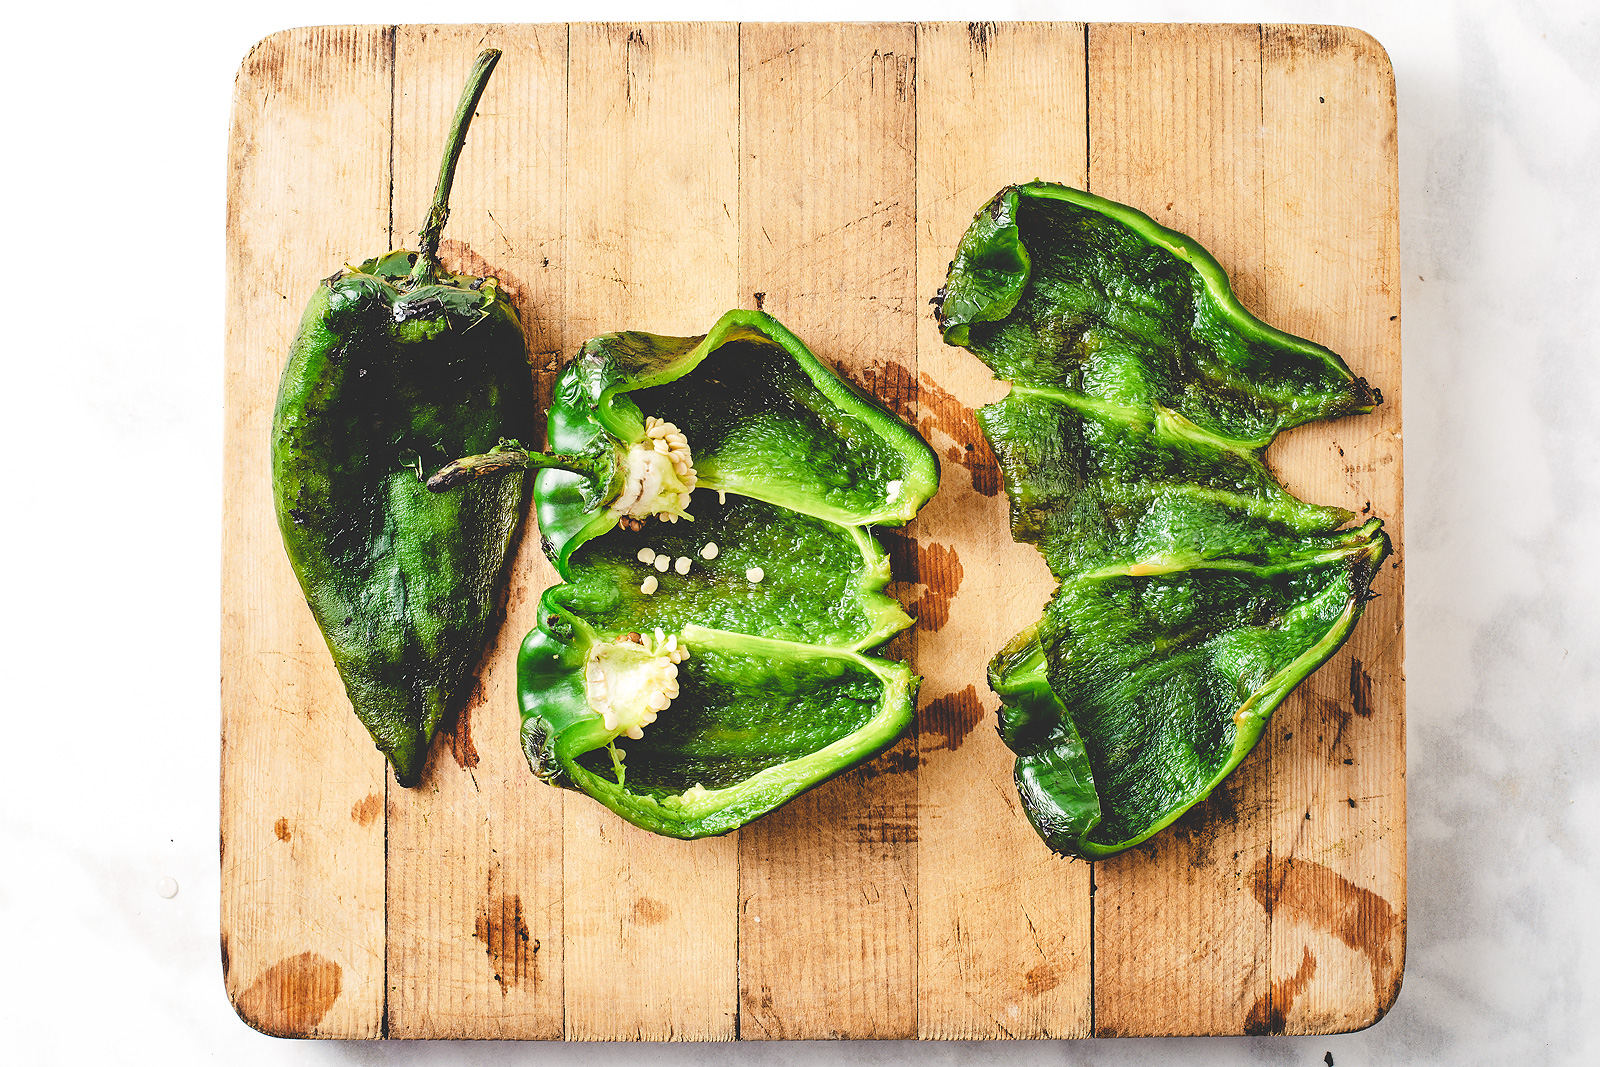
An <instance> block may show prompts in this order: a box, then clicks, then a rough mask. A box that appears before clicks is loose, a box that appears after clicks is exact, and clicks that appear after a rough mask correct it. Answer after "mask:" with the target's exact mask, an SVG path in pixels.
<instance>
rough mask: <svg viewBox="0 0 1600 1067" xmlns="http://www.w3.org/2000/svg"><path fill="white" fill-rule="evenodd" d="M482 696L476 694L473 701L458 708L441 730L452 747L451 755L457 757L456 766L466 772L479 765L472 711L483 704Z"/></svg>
mask: <svg viewBox="0 0 1600 1067" xmlns="http://www.w3.org/2000/svg"><path fill="white" fill-rule="evenodd" d="M482 696H483V694H482V693H481V692H479V693H474V694H473V699H471V700H469V701H467V703H465V704H463V705H462V706H461V707H459V708H457V709H456V711H455V714H453V715H452V716H451V717H450V719H449V721H448V722H446V723H445V725H444V726H442V727H440V729H439V732H440V733H441V734H443V735H444V738H445V741H446V742H448V743H449V745H450V755H451V756H453V757H455V761H456V766H458V767H460V768H461V769H462V770H464V771H470V770H472V768H474V767H476V766H477V765H478V746H477V745H474V744H473V743H472V709H473V708H474V707H476V706H477V705H479V704H481V703H482V702H483V701H482Z"/></svg>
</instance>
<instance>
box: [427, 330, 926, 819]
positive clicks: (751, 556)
mask: <svg viewBox="0 0 1600 1067" xmlns="http://www.w3.org/2000/svg"><path fill="white" fill-rule="evenodd" d="M548 433H549V439H550V447H551V452H550V453H538V452H534V451H532V450H530V449H527V448H524V447H522V446H521V445H520V444H518V443H516V442H506V443H504V444H503V445H502V446H501V447H500V448H498V449H496V450H495V451H494V452H493V453H490V454H487V455H482V456H475V457H469V458H467V459H465V460H462V461H461V462H459V463H456V464H452V465H451V466H450V467H449V468H446V469H445V470H443V471H441V472H440V473H439V475H437V476H436V479H435V485H436V486H438V487H441V488H443V487H447V486H449V485H451V484H454V483H456V482H459V481H461V480H463V479H468V478H473V477H477V476H481V475H483V474H486V473H489V472H492V471H495V470H498V469H501V468H503V467H507V466H509V467H514V468H520V467H541V468H545V469H542V470H541V471H540V472H539V475H538V478H537V480H536V481H535V484H534V499H535V502H536V506H537V512H538V517H539V526H540V529H541V531H542V533H543V545H544V549H545V552H546V554H547V555H548V556H549V558H550V560H551V562H552V563H554V565H555V567H556V569H557V571H558V572H559V573H560V575H561V577H562V578H563V579H564V580H565V584H562V585H557V586H554V587H552V588H550V589H548V590H546V591H545V593H544V594H543V597H542V598H541V601H540V621H539V626H538V628H537V629H535V630H534V631H533V632H531V633H530V634H529V635H528V637H527V640H526V641H525V642H524V644H523V646H522V653H521V657H520V659H519V691H520V698H521V706H522V715H523V731H522V736H523V747H524V750H525V752H526V754H527V757H528V761H529V763H530V765H531V766H532V768H533V770H534V772H535V773H536V774H538V775H539V776H540V777H542V778H544V779H546V780H547V781H550V782H552V783H553V784H557V785H562V786H566V787H569V788H573V789H578V790H581V791H582V792H585V793H587V794H588V795H590V796H592V797H594V798H595V799H596V800H598V801H600V802H601V803H602V804H604V805H606V807H608V808H610V809H611V810H612V811H614V812H616V813H617V814H618V815H620V816H622V817H623V818H624V819H627V820H628V821H629V822H631V823H634V824H635V825H637V826H641V827H643V828H645V829H647V830H651V831H653V832H655V833H659V834H665V835H668V836H672V837H681V838H695V837H703V836H707V835H711V834H720V833H726V832H727V831H729V830H733V829H736V828H737V827H739V826H741V825H743V824H745V823H746V822H749V821H750V820H751V819H754V818H756V817H758V816H760V815H762V814H764V813H766V812H768V811H770V810H772V809H773V808H775V807H777V806H778V805H780V804H782V803H784V802H785V801H787V800H789V799H791V798H792V797H794V796H795V795H797V794H798V793H800V792H802V791H804V790H805V789H808V788H810V787H811V786H813V785H816V784H817V783H819V782H821V781H823V780H825V779H827V778H829V777H832V776H833V775H836V774H838V773H840V772H842V771H844V770H847V769H849V768H850V767H852V766H855V765H856V764H858V763H861V762H863V761H865V760H867V759H870V758H871V757H873V756H875V755H877V754H878V753H879V752H881V751H883V750H884V749H885V748H887V747H888V746H889V745H891V744H892V743H893V742H894V741H895V739H896V738H897V737H899V735H900V734H901V732H902V731H903V730H904V729H905V727H906V726H907V724H908V723H909V722H910V721H911V717H912V714H913V710H914V703H913V699H914V696H915V692H916V686H917V681H918V679H917V678H916V677H915V676H913V675H912V673H911V671H910V669H909V668H908V667H907V666H906V665H905V664H903V663H896V662H892V661H890V660H886V659H883V658H880V657H878V656H875V655H873V654H872V650H873V649H875V648H876V647H877V646H879V645H881V644H882V643H883V642H884V641H886V640H887V639H888V638H889V637H890V636H892V635H893V634H894V633H896V632H898V631H899V630H901V629H903V628H905V627H906V626H907V625H909V624H910V621H911V620H910V618H909V617H908V616H907V615H906V613H905V612H904V611H903V610H901V608H900V605H899V604H898V603H897V602H896V601H895V600H894V599H892V598H891V597H889V596H887V595H885V593H884V592H883V589H884V586H885V585H887V584H888V582H889V580H890V573H889V560H888V557H887V556H886V554H885V553H884V551H883V549H882V547H881V546H880V545H879V544H878V542H877V541H876V540H875V539H874V538H873V536H872V535H871V533H870V532H869V530H868V527H870V526H874V525H899V524H901V523H904V522H906V521H908V520H909V519H911V518H912V517H913V516H915V515H916V513H917V511H918V509H919V508H921V507H922V505H923V504H924V503H925V502H926V501H927V500H928V498H929V497H930V496H932V495H933V492H934V490H935V489H936V488H937V486H938V465H937V461H936V460H935V459H934V456H933V452H932V451H931V450H930V449H929V448H928V446H927V444H926V443H925V442H923V440H922V439H921V438H920V437H918V436H917V434H916V433H915V432H914V431H912V430H911V429H909V428H908V427H906V426H905V425H904V424H903V423H901V422H900V421H899V420H898V419H896V418H895V417H894V416H893V415H891V414H890V413H889V412H887V411H886V410H884V409H883V408H882V407H881V406H880V405H879V404H878V403H877V402H876V401H874V400H873V399H872V398H871V397H869V396H867V395H866V394H865V393H863V392H861V391H860V390H858V389H856V388H854V387H853V386H851V385H849V384H848V383H846V382H845V381H843V380H842V379H840V378H839V377H837V376H836V375H835V374H834V373H833V372H832V371H831V370H829V369H828V368H827V367H825V366H824V365H823V364H822V363H821V362H819V361H818V360H817V359H816V357H815V356H813V355H812V354H811V353H810V352H809V351H808V350H807V349H806V347H805V345H804V344H802V343H801V341H800V340H799V338H797V337H795V336H794V335H793V334H792V333H790V332H789V331H788V330H787V329H785V328H784V327H783V326H782V325H781V324H780V323H778V322H777V320H775V319H773V318H772V317H771V316H769V315H766V314H764V313H762V312H759V311H731V312H729V313H728V314H726V315H724V316H723V317H722V319H721V320H719V321H718V322H717V324H716V325H715V326H714V327H713V328H712V330H711V331H710V333H708V334H706V335H705V336H703V337H686V338H685V337H661V336H657V335H653V334H646V333H616V334H608V335H605V336H602V337H598V338H595V339H594V340H591V341H590V342H588V343H587V344H586V345H585V346H584V348H583V350H582V352H581V353H580V354H579V355H578V356H577V358H576V359H574V360H573V362H572V363H571V364H570V365H569V366H568V368H567V369H566V371H565V372H564V373H563V374H562V376H561V378H560V379H559V380H558V382H557V384H556V389H555V400H554V402H553V404H552V406H551V408H550V411H549V416H548Z"/></svg>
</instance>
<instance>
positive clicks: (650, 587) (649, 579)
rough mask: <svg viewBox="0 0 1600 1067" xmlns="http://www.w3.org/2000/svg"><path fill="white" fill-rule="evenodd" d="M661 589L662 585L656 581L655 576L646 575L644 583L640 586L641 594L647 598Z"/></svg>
mask: <svg viewBox="0 0 1600 1067" xmlns="http://www.w3.org/2000/svg"><path fill="white" fill-rule="evenodd" d="M660 588H661V583H660V582H658V581H656V576H655V575H653V574H649V575H646V576H645V579H644V581H643V582H641V583H640V584H639V592H641V593H643V594H644V595H645V596H649V595H650V594H651V593H654V592H655V591H656V590H657V589H660Z"/></svg>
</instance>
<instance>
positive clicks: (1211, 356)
mask: <svg viewBox="0 0 1600 1067" xmlns="http://www.w3.org/2000/svg"><path fill="white" fill-rule="evenodd" d="M939 299H940V317H941V327H942V329H943V332H944V338H945V341H946V343H948V344H952V345H960V346H964V347H966V348H968V349H969V350H971V351H972V352H973V353H974V354H975V355H977V356H978V357H979V358H980V359H982V360H983V361H984V362H985V363H987V364H988V365H989V367H990V368H991V369H992V370H993V371H994V372H995V376H996V377H997V378H1002V379H1007V380H1009V381H1010V382H1011V383H1012V389H1011V392H1010V394H1009V395H1008V396H1007V397H1006V398H1005V399H1004V400H1001V401H1000V402H998V403H996V404H991V405H989V406H988V407H985V408H983V409H982V410H980V411H979V412H978V419H979V423H980V425H981V426H982V428H983V431H984V434H985V436H987V437H988V439H989V441H990V443H991V445H992V446H993V447H994V451H995V455H996V457H997V458H998V460H999V463H1000V466H1001V469H1002V472H1003V474H1004V476H1005V482H1006V490H1007V492H1008V493H1009V495H1010V501H1011V527H1012V534H1013V536H1014V537H1015V538H1016V540H1018V541H1022V542H1027V543H1030V544H1033V545H1035V546H1037V547H1038V549H1039V550H1040V552H1041V553H1042V554H1043V555H1044V557H1045V560H1046V561H1047V562H1048V563H1049V565H1050V569H1051V571H1052V573H1053V574H1054V575H1055V576H1056V578H1057V579H1058V580H1059V582H1060V584H1059V586H1058V588H1057V590H1056V593H1055V595H1054V597H1053V598H1052V599H1051V601H1050V604H1049V605H1048V606H1047V607H1046V609H1045V613H1044V617H1043V618H1042V619H1040V620H1039V621H1038V622H1037V623H1036V624H1035V625H1033V626H1030V627H1028V628H1027V629H1026V630H1024V631H1023V632H1022V633H1020V634H1018V635H1017V637H1016V638H1014V639H1013V640H1012V642H1011V643H1010V644H1009V645H1007V646H1006V648H1004V649H1003V650H1001V651H1000V653H999V654H998V655H996V656H995V658H994V660H993V662H992V663H991V664H990V668H989V682H990V685H991V687H993V689H994V690H995V692H996V693H998V694H999V695H1000V697H1001V699H1002V707H1001V709H1000V731H1001V736H1002V737H1003V739H1004V740H1005V742H1006V744H1007V745H1008V746H1009V747H1010V748H1011V749H1012V750H1013V751H1014V752H1015V753H1016V754H1017V762H1016V781H1017V788H1018V792H1019V793H1020V795H1021V798H1022V802H1023V807H1024V810H1025V811H1026V812H1027V814H1028V817H1029V819H1030V820H1031V821H1032V822H1033V825H1034V827H1035V829H1036V830H1038V832H1039V834H1040V836H1041V837H1043V838H1044V840H1045V841H1046V842H1047V843H1048V844H1049V845H1050V847H1051V848H1053V849H1055V850H1056V851H1058V852H1062V853H1066V854H1069V855H1074V856H1081V857H1085V858H1090V859H1093V858H1098V857H1103V856H1109V855H1113V854H1115V853H1117V852H1120V851H1122V850H1124V849H1127V848H1131V847H1133V846H1134V845H1137V844H1139V843H1140V842H1142V841H1144V840H1146V839H1148V838H1149V837H1150V836H1151V835H1152V834H1155V833H1157V832H1158V831H1159V830H1161V829H1162V828H1163V827H1165V826H1167V825H1169V824H1170V823H1171V822H1172V821H1173V820H1174V819H1176V818H1177V817H1178V816H1179V815H1181V814H1182V813H1183V812H1184V811H1186V810H1187V809H1188V808H1190V807H1191V806H1193V805H1194V804H1196V803H1198V802H1199V801H1200V800H1202V799H1204V798H1205V797H1206V796H1207V795H1208V794H1209V793H1210V792H1211V790H1212V789H1213V788H1215V787H1216V785H1217V784H1218V783H1219V782H1221V781H1222V779H1223V778H1224V777H1226V776H1227V775H1228V773H1229V772H1231V771H1232V770H1233V769H1234V768H1235V767H1236V766H1238V764H1239V763H1240V762H1241V761H1242V760H1243V759H1244V757H1245V755H1246V754H1248V753H1249V751H1250V749H1251V748H1252V747H1253V746H1254V745H1255V743H1256V741H1257V740H1258V739H1259V738H1260V736H1261V732H1262V730H1263V728H1264V726H1265V724H1266V721H1267V718H1268V717H1269V716H1270V715H1271V714H1272V711H1273V709H1274V708H1276V707H1277V706H1278V704H1279V703H1281V702H1282V700H1283V699H1284V697H1286V696H1287V695H1288V694H1289V693H1290V692H1291V691H1292V690H1293V689H1294V687H1295V686H1296V685H1298V684H1299V683H1300V682H1301V681H1302V680H1303V679H1304V678H1306V677H1307V676H1308V675H1309V674H1310V673H1311V672H1312V671H1314V670H1315V669H1316V668H1317V667H1318V666H1320V665H1321V664H1322V663H1324V662H1325V661H1326V660H1327V659H1328V657H1330V656H1331V655H1332V654H1333V653H1334V652H1335V651H1336V650H1337V649H1338V648H1339V646H1340V645H1341V644H1342V643H1343V642H1344V640H1345V639H1346V638H1347V637H1348V636H1349V634H1350V632H1351V629H1352V628H1353V627H1354V626H1355V623H1356V620H1357V619H1358V618H1359V617H1360V615H1361V611H1362V607H1363V605H1364V604H1365V603H1366V601H1367V599H1368V598H1369V596H1370V595H1371V594H1370V593H1369V586H1370V584H1371V582H1372V578H1373V576H1374V574H1375V573H1376V571H1377V569H1378V566H1379V565H1380V564H1381V563H1382V562H1383V560H1384V558H1385V557H1386V556H1387V555H1388V553H1389V548H1390V546H1389V539H1388V537H1387V536H1386V535H1385V534H1384V533H1383V530H1382V525H1383V524H1382V522H1381V521H1379V520H1378V519H1371V520H1369V521H1367V522H1365V523H1363V524H1362V525H1360V526H1357V527H1354V528H1350V529H1341V527H1342V526H1343V525H1344V524H1345V523H1347V522H1349V521H1350V520H1351V519H1352V518H1353V516H1352V515H1351V514H1350V513H1349V512H1348V511H1345V510H1343V509H1341V508H1330V507H1320V506H1317V505H1313V504H1307V503H1304V502H1302V501H1300V500H1297V499H1295V498H1294V497H1293V496H1291V495H1290V494H1289V493H1288V492H1287V491H1286V490H1284V489H1283V487H1282V486H1280V485H1279V484H1278V483H1277V481H1276V480H1275V479H1274V478H1273V476H1272V475H1271V473H1270V472H1269V471H1268V470H1267V468H1266V466H1265V464H1264V462H1263V456H1264V454H1265V451H1266V449H1267V446H1268V445H1270V444H1271V442H1272V440H1273V439H1274V438H1275V437H1276V436H1277V434H1278V433H1279V432H1281V431H1283V430H1285V429H1288V428H1290V427H1292V426H1298V425H1301V424H1303V423H1306V422H1310V421H1313V420H1316V419H1329V418H1338V417H1341V416H1344V415H1349V414H1355V413H1360V412H1366V411H1370V410H1372V407H1373V405H1374V404H1376V403H1379V402H1381V397H1380V396H1378V395H1377V393H1376V392H1375V391H1374V390H1372V389H1370V388H1369V387H1368V386H1367V383H1366V382H1365V381H1363V380H1361V379H1359V378H1356V377H1355V376H1354V375H1353V374H1351V372H1350V370H1349V368H1348V367H1346V366H1345V364H1344V362H1343V361H1342V360H1341V359H1339V357H1338V356H1336V355H1334V354H1333V353H1332V352H1330V351H1328V350H1327V349H1325V348H1322V347H1321V346H1319V345H1316V344H1313V343H1312V342H1309V341H1306V340H1303V339H1301V338H1297V337H1292V336H1290V335H1288V334H1285V333H1282V332H1280V331H1278V330H1275V329H1273V328H1272V327H1270V326H1268V325H1266V324H1265V323H1263V322H1261V321H1260V320H1258V319H1256V318H1255V317H1254V316H1253V315H1251V314H1250V313H1249V312H1248V311H1246V310H1245V309H1244V307H1243V306H1242V305H1240V304H1239V302H1238V300H1237V299H1236V298H1235V297H1234V295H1233V292H1232V290H1231V289H1230V287H1229V285H1228V281H1227V277H1226V275H1225V274H1224V272H1223V271H1222V268H1221V267H1220V266H1218V264H1217V263H1216V261H1215V260H1214V259H1212V258H1211V256H1210V255H1208V254H1207V253H1206V251H1205V250H1204V249H1203V248H1201V247H1200V246H1199V245H1198V244H1196V243H1195V242H1193V241H1192V240H1190V239H1189V238H1187V237H1184V236H1183V235H1182V234H1178V233H1175V232H1173V231H1171V230H1168V229H1166V228H1164V227H1162V226H1160V225H1158V224H1157V223H1155V222H1154V221H1153V220H1151V219H1150V218H1149V217H1147V216H1145V215H1144V214H1142V213H1140V212H1138V211H1136V210H1135V209H1133V208H1130V207H1127V206H1125V205H1122V204H1116V203H1113V202H1111V201H1108V200H1105V199H1102V198H1100V197H1096V196H1093V195H1091V194H1089V193H1084V192H1080V191H1078V190H1075V189H1069V188H1066V187H1064V186H1059V185H1052V184H1048V183H1043V182H1035V183H1032V184H1029V185H1022V186H1012V187H1009V188H1007V189H1004V190H1002V191H1001V192H1000V193H999V194H998V195H997V196H996V197H995V198H994V199H993V200H992V201H990V203H989V204H988V205H986V206H985V207H984V208H983V210H982V211H980V212H979V213H978V216H977V218H976V219H975V220H974V221H973V223H972V226H971V227H970V228H969V229H968V231H967V234H966V236H965V237H964V238H963V239H962V242H961V245H960V246H959V248H958V250H957V253H956V257H955V259H954V261H953V262H952V263H951V267H950V273H949V276H948V279H947V281H946V286H945V289H944V290H943V291H941V294H940V298H939Z"/></svg>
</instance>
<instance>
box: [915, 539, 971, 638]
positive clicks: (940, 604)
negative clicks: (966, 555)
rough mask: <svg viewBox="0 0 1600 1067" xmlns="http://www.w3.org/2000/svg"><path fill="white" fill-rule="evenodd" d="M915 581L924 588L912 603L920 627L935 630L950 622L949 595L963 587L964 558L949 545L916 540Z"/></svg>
mask: <svg viewBox="0 0 1600 1067" xmlns="http://www.w3.org/2000/svg"><path fill="white" fill-rule="evenodd" d="M916 552H917V569H916V580H917V581H918V582H920V583H922V585H923V587H924V590H923V593H922V595H921V596H920V597H918V598H917V602H916V603H915V604H914V605H913V606H912V608H913V610H912V612H911V613H912V614H913V615H915V616H916V617H917V629H919V630H923V631H925V632H928V633H934V632H936V631H938V630H939V629H941V628H942V627H943V626H944V624H945V623H947V622H949V621H950V598H951V597H953V596H955V595H956V593H958V592H959V591H960V590H961V579H962V578H964V577H965V576H966V574H965V572H964V571H963V570H962V569H961V557H960V556H958V555H956V550H955V549H953V548H951V547H950V546H949V545H941V544H938V543H937V542H928V543H926V544H924V543H922V542H920V541H919V542H917V546H916Z"/></svg>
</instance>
